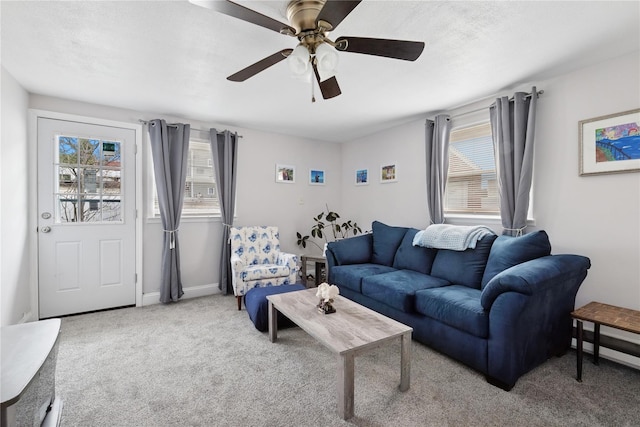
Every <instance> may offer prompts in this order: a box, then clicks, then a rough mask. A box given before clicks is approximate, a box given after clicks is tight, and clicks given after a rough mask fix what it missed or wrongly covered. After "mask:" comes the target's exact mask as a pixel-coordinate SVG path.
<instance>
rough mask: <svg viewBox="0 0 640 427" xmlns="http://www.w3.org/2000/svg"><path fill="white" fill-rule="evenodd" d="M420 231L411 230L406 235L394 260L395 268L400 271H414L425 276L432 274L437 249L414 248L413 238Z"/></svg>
mask: <svg viewBox="0 0 640 427" xmlns="http://www.w3.org/2000/svg"><path fill="white" fill-rule="evenodd" d="M416 233H418V230H417V229H415V228H410V229H409V230H407V232H406V233H405V235H404V238H403V239H402V242H400V247H399V248H398V250H397V251H396V257H395V259H394V260H393V267H395V268H397V269H398V270H405V269H408V270H413V271H417V272H419V273H423V274H430V273H431V266H432V265H433V259H434V258H435V257H436V253H437V252H438V250H437V249H433V248H423V247H421V246H413V238H414V237H415V235H416Z"/></svg>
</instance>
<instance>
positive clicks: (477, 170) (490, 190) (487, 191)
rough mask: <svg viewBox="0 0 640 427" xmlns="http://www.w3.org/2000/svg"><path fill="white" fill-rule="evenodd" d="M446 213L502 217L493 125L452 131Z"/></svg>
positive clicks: (484, 124) (487, 124)
mask: <svg viewBox="0 0 640 427" xmlns="http://www.w3.org/2000/svg"><path fill="white" fill-rule="evenodd" d="M444 210H445V212H447V213H464V214H500V199H499V194H498V180H497V177H496V164H495V156H494V152H493V140H492V138H491V124H490V123H489V122H486V123H483V124H480V125H475V126H470V127H465V128H460V129H455V130H452V131H451V136H450V138H449V173H448V177H447V187H446V189H445V205H444Z"/></svg>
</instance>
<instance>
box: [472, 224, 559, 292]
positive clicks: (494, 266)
mask: <svg viewBox="0 0 640 427" xmlns="http://www.w3.org/2000/svg"><path fill="white" fill-rule="evenodd" d="M550 254H551V243H550V242H549V236H548V235H547V233H546V232H545V231H544V230H538V231H534V232H533V233H528V234H525V235H524V236H520V237H512V236H500V237H498V238H497V239H496V241H495V242H494V243H493V246H492V247H491V252H490V253H489V259H488V261H487V268H486V269H485V270H484V275H483V276H482V289H484V287H485V286H486V285H487V283H489V281H490V280H491V279H493V278H494V277H495V276H496V275H497V274H498V273H500V272H501V271H504V270H506V269H507V268H510V267H513V266H514V265H518V264H521V263H523V262H526V261H531V260H532V259H536V258H541V257H543V256H547V255H550Z"/></svg>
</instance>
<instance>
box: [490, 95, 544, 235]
mask: <svg viewBox="0 0 640 427" xmlns="http://www.w3.org/2000/svg"><path fill="white" fill-rule="evenodd" d="M537 98H538V94H537V91H536V88H535V87H533V88H532V89H531V94H530V95H529V94H527V93H524V92H516V94H515V95H514V96H513V98H512V99H509V98H508V97H506V96H505V97H502V98H498V99H496V103H495V104H493V105H492V106H491V107H490V109H489V113H490V118H491V132H492V134H493V144H494V151H495V155H496V168H497V174H498V186H499V191H500V217H501V218H502V227H503V229H504V231H503V234H506V235H510V236H519V235H521V234H523V231H524V229H525V227H526V226H527V212H528V210H529V193H530V191H531V179H532V176H533V142H534V133H535V121H536V103H537Z"/></svg>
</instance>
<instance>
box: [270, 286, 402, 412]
mask: <svg viewBox="0 0 640 427" xmlns="http://www.w3.org/2000/svg"><path fill="white" fill-rule="evenodd" d="M316 291H317V289H306V290H302V291H295V292H288V293H285V294H278V295H269V296H267V299H268V300H269V338H270V339H271V342H275V341H276V339H277V334H278V325H277V319H278V316H277V314H278V313H277V312H278V311H279V312H281V313H283V314H284V315H285V316H287V317H288V318H289V319H291V320H292V321H293V322H294V323H295V324H296V325H298V326H300V327H301V328H302V329H303V330H304V331H305V332H307V333H308V334H309V335H311V336H312V337H313V338H315V339H316V340H317V341H319V342H320V343H321V344H322V345H324V346H325V347H327V348H328V349H329V350H331V352H333V353H335V354H337V355H338V378H337V380H338V381H337V383H338V384H337V385H338V414H340V416H341V417H342V418H343V419H345V420H347V419H349V418H351V417H353V400H354V399H353V398H354V390H353V388H354V387H353V383H354V365H355V363H354V362H355V357H356V356H357V355H359V354H362V353H363V352H365V351H368V350H371V349H374V348H376V347H379V346H381V345H384V344H386V343H388V342H390V341H393V340H395V339H396V338H400V343H401V345H400V349H401V350H400V387H399V388H400V391H407V390H408V389H409V383H410V373H411V332H412V331H413V328H411V327H409V326H407V325H404V324H402V323H400V322H396V321H395V320H393V319H389V318H388V317H385V316H383V315H381V314H380V313H377V312H375V311H373V310H370V309H368V308H366V307H363V306H361V305H360V304H357V303H355V302H353V301H351V300H349V299H347V298H344V297H342V296H338V297H337V298H336V299H335V301H334V304H333V306H334V307H335V309H336V312H335V313H332V314H322V313H320V312H318V310H317V308H316V304H317V303H318V298H317V297H316Z"/></svg>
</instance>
